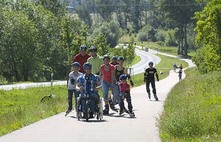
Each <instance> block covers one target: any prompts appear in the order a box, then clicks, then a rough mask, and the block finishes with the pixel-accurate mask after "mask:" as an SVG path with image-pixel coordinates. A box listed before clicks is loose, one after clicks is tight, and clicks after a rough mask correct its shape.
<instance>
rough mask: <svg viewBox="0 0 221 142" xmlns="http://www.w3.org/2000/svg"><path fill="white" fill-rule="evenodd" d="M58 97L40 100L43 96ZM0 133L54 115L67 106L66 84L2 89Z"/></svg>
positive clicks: (0, 96)
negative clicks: (51, 95)
mask: <svg viewBox="0 0 221 142" xmlns="http://www.w3.org/2000/svg"><path fill="white" fill-rule="evenodd" d="M51 93H53V94H55V95H56V97H55V98H53V99H49V100H48V101H45V102H40V100H41V98H42V97H43V96H46V95H49V94H51ZM0 100H1V101H0V126H1V129H0V135H4V134H6V133H8V132H11V131H13V130H16V129H19V128H21V127H24V126H26V125H28V124H31V123H33V122H36V121H38V120H41V119H43V118H46V117H49V116H52V115H54V114H57V113H59V112H61V111H64V110H65V109H66V107H67V89H66V86H54V87H52V88H51V87H41V88H28V89H21V90H17V89H14V90H11V91H4V90H0Z"/></svg>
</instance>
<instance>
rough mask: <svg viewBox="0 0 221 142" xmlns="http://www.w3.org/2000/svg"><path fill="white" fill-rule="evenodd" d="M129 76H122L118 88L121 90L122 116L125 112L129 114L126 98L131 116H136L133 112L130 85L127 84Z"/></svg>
mask: <svg viewBox="0 0 221 142" xmlns="http://www.w3.org/2000/svg"><path fill="white" fill-rule="evenodd" d="M127 77H128V76H127V75H126V74H122V75H121V76H120V78H119V80H120V82H119V83H118V86H119V88H120V96H121V97H120V115H121V114H123V113H124V112H127V110H126V109H125V106H124V98H126V101H127V103H128V110H129V114H130V116H133V117H134V116H135V114H134V112H133V106H132V102H131V95H130V85H129V84H128V83H127Z"/></svg>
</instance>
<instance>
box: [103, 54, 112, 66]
mask: <svg viewBox="0 0 221 142" xmlns="http://www.w3.org/2000/svg"><path fill="white" fill-rule="evenodd" d="M103 61H104V64H105V65H108V64H109V63H110V56H109V55H104V56H103Z"/></svg>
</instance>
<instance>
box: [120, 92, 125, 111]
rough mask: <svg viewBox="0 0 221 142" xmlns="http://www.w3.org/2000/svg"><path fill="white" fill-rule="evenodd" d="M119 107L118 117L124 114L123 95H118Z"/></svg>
mask: <svg viewBox="0 0 221 142" xmlns="http://www.w3.org/2000/svg"><path fill="white" fill-rule="evenodd" d="M119 106H120V115H121V114H123V113H124V111H125V106H124V94H120V97H119Z"/></svg>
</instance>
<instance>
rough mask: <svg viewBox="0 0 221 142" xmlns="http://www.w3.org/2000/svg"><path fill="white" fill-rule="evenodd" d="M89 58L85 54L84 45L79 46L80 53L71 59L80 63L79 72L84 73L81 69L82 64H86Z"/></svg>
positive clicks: (85, 47)
mask: <svg viewBox="0 0 221 142" xmlns="http://www.w3.org/2000/svg"><path fill="white" fill-rule="evenodd" d="M89 57H90V55H89V54H87V46H86V45H81V46H80V53H78V54H77V55H76V56H74V58H73V62H78V63H80V65H81V66H80V70H79V71H80V72H82V73H85V72H84V69H83V64H84V63H85V62H87V59H88V58H89Z"/></svg>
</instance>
